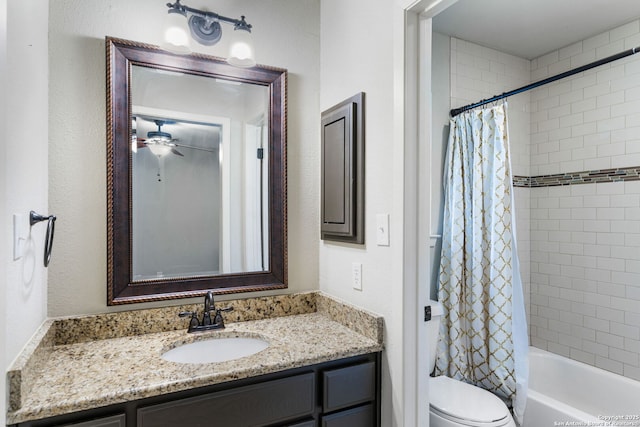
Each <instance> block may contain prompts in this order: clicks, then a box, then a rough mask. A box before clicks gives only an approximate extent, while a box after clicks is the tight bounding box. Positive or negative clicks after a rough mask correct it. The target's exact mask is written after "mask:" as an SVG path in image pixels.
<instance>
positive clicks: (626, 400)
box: [523, 347, 640, 427]
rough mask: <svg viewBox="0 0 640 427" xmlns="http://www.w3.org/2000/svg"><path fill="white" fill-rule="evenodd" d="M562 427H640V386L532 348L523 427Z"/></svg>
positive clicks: (530, 350)
mask: <svg viewBox="0 0 640 427" xmlns="http://www.w3.org/2000/svg"><path fill="white" fill-rule="evenodd" d="M567 421H570V423H567ZM561 425H583V426H638V427H640V382H639V381H634V380H631V379H629V378H625V377H623V376H621V375H616V374H613V373H611V372H608V371H604V370H602V369H598V368H595V367H593V366H589V365H586V364H584V363H580V362H576V361H574V360H571V359H568V358H566V357H562V356H558V355H556V354H553V353H549V352H547V351H544V350H540V349H537V348H534V347H530V348H529V392H528V398H527V408H526V410H525V413H524V425H523V427H547V426H561Z"/></svg>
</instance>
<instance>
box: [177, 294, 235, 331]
mask: <svg viewBox="0 0 640 427" xmlns="http://www.w3.org/2000/svg"><path fill="white" fill-rule="evenodd" d="M232 310H233V307H225V308H216V305H215V301H214V299H213V292H211V291H209V292H207V294H206V295H205V297H204V313H202V320H198V313H197V312H195V311H182V312H180V313H179V314H178V316H180V317H191V320H190V321H189V329H187V332H199V331H209V330H212V329H224V319H223V317H222V313H223V312H227V311H232ZM212 311H213V312H214V314H213V319H212V318H211V312H212Z"/></svg>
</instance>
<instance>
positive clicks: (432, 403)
mask: <svg viewBox="0 0 640 427" xmlns="http://www.w3.org/2000/svg"><path fill="white" fill-rule="evenodd" d="M430 305H431V321H430V322H429V323H428V328H429V334H430V335H429V336H430V338H431V343H430V344H431V348H430V354H429V363H430V369H431V370H432V371H433V368H434V367H435V365H436V348H437V344H438V331H439V330H440V319H441V318H442V314H443V313H444V311H443V309H442V305H441V304H440V303H439V302H437V301H431V302H430ZM429 424H430V426H431V427H462V426H473V427H516V423H515V421H513V417H512V416H511V413H510V412H509V409H508V408H507V405H505V403H504V402H503V401H502V400H501V399H500V398H499V397H498V396H496V395H494V394H493V393H491V392H489V391H487V390H484V389H482V388H480V387H476V386H473V385H471V384H467V383H463V382H461V381H457V380H454V379H451V378H449V377H446V376H439V377H435V378H431V379H430V382H429Z"/></svg>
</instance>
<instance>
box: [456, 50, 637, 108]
mask: <svg viewBox="0 0 640 427" xmlns="http://www.w3.org/2000/svg"><path fill="white" fill-rule="evenodd" d="M638 52H640V46H638V47H634V48H633V49H629V50H625V51H624V52H620V53H616V54H615V55H611V56H608V57H606V58H603V59H599V60H597V61H594V62H591V63H589V64H586V65H583V66H581V67H578V68H574V69H573V70H569V71H565V72H564V73H560V74H557V75H555V76H551V77H547V78H546V79H543V80H540V81H537V82H535V83H531V84H528V85H526V86H523V87H521V88H518V89H515V90H512V91H510V92H505V93H503V94H501V95H496V96H494V97H493V98H489V99H483V100H482V101H480V102H476V103H475V104H469V105H465V106H464V107H460V108H454V109H453V110H451V111H450V113H449V114H451V117H455V116H457V115H458V114H460V113H463V112H465V111H468V110H472V109H474V108H476V107H480V106H481V105H486V104H490V103H492V102H494V101H498V100H500V99H504V98H508V97H510V96H513V95H517V94H519V93H521V92H526V91H528V90H531V89H535V88H537V87H540V86H543V85H546V84H548V83H553V82H555V81H557V80H560V79H564V78H565V77H569V76H573V75H574V74H578V73H581V72H583V71H587V70H590V69H591V68H595V67H598V66H600V65H604V64H608V63H609V62H613V61H617V60H618V59H622V58H625V57H627V56H631V55H634V54H636V53H638Z"/></svg>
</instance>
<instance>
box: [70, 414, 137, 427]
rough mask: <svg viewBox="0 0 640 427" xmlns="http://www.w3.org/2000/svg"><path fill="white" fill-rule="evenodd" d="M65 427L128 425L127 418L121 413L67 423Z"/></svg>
mask: <svg viewBox="0 0 640 427" xmlns="http://www.w3.org/2000/svg"><path fill="white" fill-rule="evenodd" d="M63 427H126V418H125V415H124V414H121V415H114V416H113V417H108V418H99V419H97V420H91V421H85V422H82V423H77V424H65V425H64V426H63Z"/></svg>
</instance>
